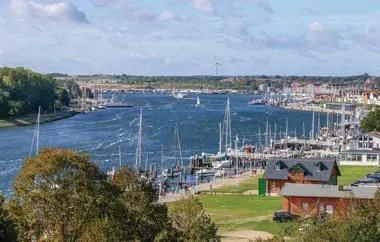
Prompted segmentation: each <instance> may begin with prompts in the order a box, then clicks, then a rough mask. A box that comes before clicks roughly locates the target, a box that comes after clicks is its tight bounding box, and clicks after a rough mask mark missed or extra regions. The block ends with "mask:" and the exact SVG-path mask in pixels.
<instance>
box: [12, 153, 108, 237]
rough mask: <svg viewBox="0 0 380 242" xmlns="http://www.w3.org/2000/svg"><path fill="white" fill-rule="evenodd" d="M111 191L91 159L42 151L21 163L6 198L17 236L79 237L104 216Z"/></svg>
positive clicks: (75, 154) (73, 154) (72, 154)
mask: <svg viewBox="0 0 380 242" xmlns="http://www.w3.org/2000/svg"><path fill="white" fill-rule="evenodd" d="M112 191H113V189H112V187H111V186H110V184H109V182H108V181H107V179H106V176H105V175H104V174H103V173H101V172H100V170H99V168H98V167H97V166H96V165H94V164H93V163H91V162H89V157H88V156H87V155H83V154H80V153H77V152H75V151H71V150H61V149H45V150H42V151H41V152H40V154H39V155H38V156H36V157H34V158H28V159H26V160H25V161H24V163H23V166H22V169H21V171H20V173H19V174H18V175H17V177H16V178H15V180H14V195H15V198H14V199H12V200H11V201H10V202H9V206H10V213H11V215H12V217H13V218H14V220H15V222H16V223H17V226H18V229H19V239H20V240H27V241H30V240H37V241H38V240H41V239H42V238H44V239H47V240H50V241H77V240H79V239H80V238H81V236H82V235H83V233H84V232H85V231H86V230H88V227H89V226H90V225H91V224H92V223H93V222H94V221H96V220H98V219H101V218H103V217H104V215H105V213H106V210H107V208H108V207H109V206H108V204H109V203H110V201H113V194H114V193H113V192H112Z"/></svg>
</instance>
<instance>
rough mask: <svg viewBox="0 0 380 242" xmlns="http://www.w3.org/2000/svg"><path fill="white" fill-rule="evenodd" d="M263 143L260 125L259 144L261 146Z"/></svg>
mask: <svg viewBox="0 0 380 242" xmlns="http://www.w3.org/2000/svg"><path fill="white" fill-rule="evenodd" d="M261 145H262V144H261V128H260V127H259V146H260V147H261ZM256 148H257V147H256Z"/></svg>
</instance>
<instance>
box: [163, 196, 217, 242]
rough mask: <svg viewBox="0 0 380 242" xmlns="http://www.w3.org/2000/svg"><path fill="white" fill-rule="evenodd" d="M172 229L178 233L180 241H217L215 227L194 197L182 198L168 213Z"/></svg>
mask: <svg viewBox="0 0 380 242" xmlns="http://www.w3.org/2000/svg"><path fill="white" fill-rule="evenodd" d="M169 217H170V221H171V222H172V225H173V227H174V229H176V230H178V231H179V233H180V240H181V241H200V242H201V241H219V240H220V238H219V236H218V235H217V231H218V229H217V227H216V225H215V223H213V222H211V219H210V217H209V216H208V215H205V212H204V210H203V206H202V204H201V203H200V201H199V199H198V198H196V197H190V198H182V199H181V200H180V201H178V202H176V203H175V204H174V206H173V209H171V210H170V213H169Z"/></svg>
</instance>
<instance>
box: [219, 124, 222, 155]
mask: <svg viewBox="0 0 380 242" xmlns="http://www.w3.org/2000/svg"><path fill="white" fill-rule="evenodd" d="M221 154H222V123H219V155H221Z"/></svg>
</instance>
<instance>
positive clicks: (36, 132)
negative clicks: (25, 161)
mask: <svg viewBox="0 0 380 242" xmlns="http://www.w3.org/2000/svg"><path fill="white" fill-rule="evenodd" d="M40 122H41V106H39V107H38V115H37V120H36V127H35V129H34V132H33V138H32V144H31V146H30V150H29V157H31V156H32V153H33V146H34V142H36V143H35V144H36V155H38V151H39V142H40Z"/></svg>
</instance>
